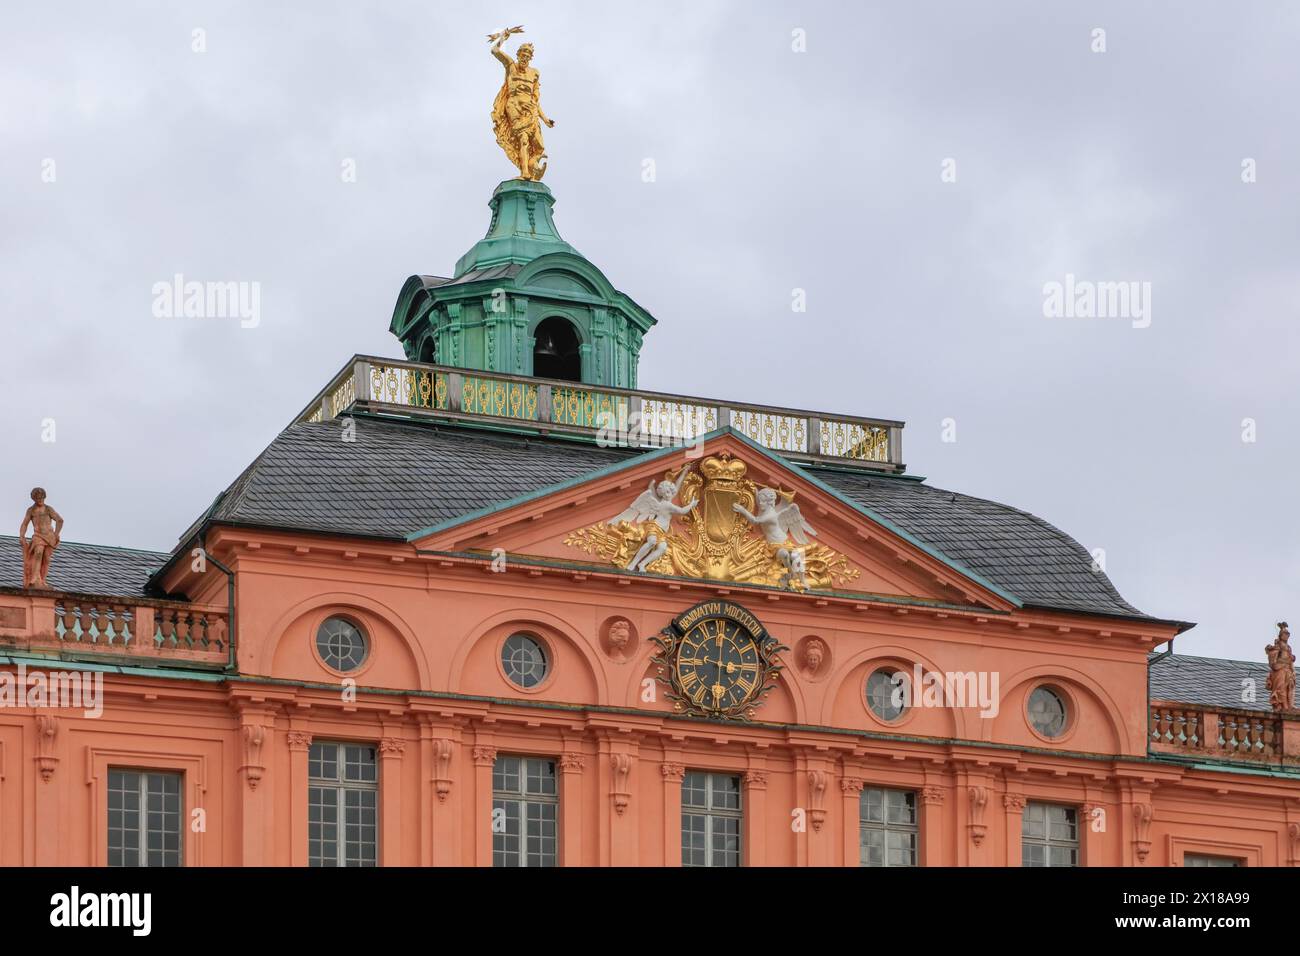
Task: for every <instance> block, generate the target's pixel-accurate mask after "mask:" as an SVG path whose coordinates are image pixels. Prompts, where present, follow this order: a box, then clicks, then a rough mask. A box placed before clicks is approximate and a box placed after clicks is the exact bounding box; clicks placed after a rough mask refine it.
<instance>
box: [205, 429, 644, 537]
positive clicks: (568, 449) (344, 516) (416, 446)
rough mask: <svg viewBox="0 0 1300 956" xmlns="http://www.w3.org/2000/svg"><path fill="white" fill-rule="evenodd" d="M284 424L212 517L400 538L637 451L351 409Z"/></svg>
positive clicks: (623, 457) (597, 467) (575, 475)
mask: <svg viewBox="0 0 1300 956" xmlns="http://www.w3.org/2000/svg"><path fill="white" fill-rule="evenodd" d="M353 420H354V421H355V423H356V432H355V439H356V440H355V441H351V442H345V441H343V440H342V438H341V429H340V427H339V423H338V422H337V421H328V422H314V423H299V424H294V425H290V426H289V427H288V428H286V429H285V430H284V431H283V432H281V433H280V435H279V436H278V437H277V438H276V439H275V440H274V441H273V442H272V443H271V444H270V446H268V447H267V449H266V450H265V451H264V452H262V454H261V455H260V456H259V457H258V459H257V460H256V461H255V462H253V464H252V465H251V466H250V467H249V468H248V469H247V470H246V471H245V472H244V474H242V475H241V476H240V477H239V478H238V479H237V480H236V481H235V483H234V484H233V485H231V487H230V488H229V489H228V490H227V491H226V493H225V494H224V495H223V496H222V498H221V499H220V500H219V501H218V502H217V505H216V507H215V508H214V509H213V511H212V514H211V520H213V521H216V522H220V521H229V522H236V523H239V524H254V525H269V526H273V527H278V528H291V529H302V530H306V531H332V532H339V533H343V534H356V535H364V536H367V537H378V538H396V539H404V538H405V537H406V536H407V535H408V534H410V533H412V532H415V531H420V530H422V529H424V528H427V527H429V526H430V525H434V524H438V523H440V522H442V521H447V520H450V519H452V518H457V517H460V516H461V515H465V514H468V513H470V512H471V511H476V510H478V509H479V508H486V507H490V506H492V505H494V504H498V503H500V502H504V501H509V500H510V499H512V498H516V497H519V496H521V495H526V494H528V493H530V492H534V491H538V490H540V489H542V488H546V487H548V486H550V485H553V484H558V483H559V482H562V481H566V480H568V479H570V478H579V477H581V476H583V475H586V474H589V473H591V472H592V471H595V470H597V469H599V468H603V467H605V466H607V465H611V464H616V463H618V462H620V461H625V460H626V459H627V458H629V457H632V456H635V455H638V454H641V452H639V451H637V450H634V449H616V448H597V447H595V446H592V445H584V444H578V443H575V442H571V441H565V440H562V439H548V438H540V437H536V436H523V435H516V434H510V433H501V432H492V431H486V430H482V429H468V428H465V427H457V426H445V425H429V424H424V423H402V422H396V421H392V422H389V421H383V420H378V419H371V418H365V417H361V416H358V417H356V418H355V419H353Z"/></svg>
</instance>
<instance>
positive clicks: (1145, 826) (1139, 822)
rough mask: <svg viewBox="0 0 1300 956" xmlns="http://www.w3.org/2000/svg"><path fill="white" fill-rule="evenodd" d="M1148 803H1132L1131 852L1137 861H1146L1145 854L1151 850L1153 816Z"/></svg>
mask: <svg viewBox="0 0 1300 956" xmlns="http://www.w3.org/2000/svg"><path fill="white" fill-rule="evenodd" d="M1154 815H1155V814H1154V812H1153V811H1152V809H1151V804H1149V803H1135V804H1133V852H1134V853H1135V854H1136V855H1137V858H1138V862H1139V863H1145V862H1146V861H1147V855H1148V854H1149V853H1150V852H1151V840H1150V839H1148V838H1149V837H1150V835H1151V819H1152V817H1153V816H1154Z"/></svg>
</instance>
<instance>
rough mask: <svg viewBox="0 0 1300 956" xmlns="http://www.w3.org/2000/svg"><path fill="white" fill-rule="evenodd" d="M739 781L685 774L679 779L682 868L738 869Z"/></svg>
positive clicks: (720, 775) (719, 775)
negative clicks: (718, 867)
mask: <svg viewBox="0 0 1300 956" xmlns="http://www.w3.org/2000/svg"><path fill="white" fill-rule="evenodd" d="M743 819H744V815H743V813H742V811H741V806H740V778H739V777H733V776H731V775H730V774H725V773H704V772H701V771H698V770H692V771H689V772H688V773H687V774H686V776H684V777H683V778H682V866H740V825H741V821H742V820H743Z"/></svg>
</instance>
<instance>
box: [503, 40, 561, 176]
mask: <svg viewBox="0 0 1300 956" xmlns="http://www.w3.org/2000/svg"><path fill="white" fill-rule="evenodd" d="M523 32H524V28H523V27H521V26H519V27H508V28H506V29H504V30H502V31H501V32H500V33H491V34H489V35H488V39H489V40H491V41H492V55H493V56H494V57H496V58H497V59H498V60H500V61H501V63H502V64H503V65H504V66H505V68H506V78H505V82H503V83H502V84H501V92H499V93H497V98H496V99H495V100H494V101H493V103H492V129H493V131H494V132H495V133H496V135H497V143H498V144H499V145H500V146H501V148H502V149H504V150H505V151H506V157H507V158H508V159H509V160H510V162H512V163H514V164H515V165H516V166H517V167H519V178H520V179H526V180H537V179H541V178H542V176H544V175H545V174H546V163H545V162H544V160H545V159H546V146H545V145H544V144H543V143H542V125H541V124H542V123H545V124H546V125H547V126H554V125H555V120H553V119H551V118H550V117H548V116H547V115H546V114H545V113H543V112H542V103H541V91H542V84H541V80H540V78H539V76H538V74H537V71H536V70H534V69H533V68H532V67H531V66H529V64H530V63H531V62H532V59H533V45H532V44H531V43H525V44H523V45H522V46H521V47H520V48H519V59H518V60H512V59H510V55H509V54H508V53H505V52H503V51H502V49H501V44H503V43H505V42H506V40H507V39H508V38H509V37H511V36H513V35H514V34H516V33H523Z"/></svg>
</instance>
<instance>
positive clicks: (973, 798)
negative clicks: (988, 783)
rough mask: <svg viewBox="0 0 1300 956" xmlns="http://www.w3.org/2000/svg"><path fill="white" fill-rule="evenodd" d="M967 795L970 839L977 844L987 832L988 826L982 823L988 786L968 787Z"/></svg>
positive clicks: (987, 798)
mask: <svg viewBox="0 0 1300 956" xmlns="http://www.w3.org/2000/svg"><path fill="white" fill-rule="evenodd" d="M967 796H968V797H969V799H970V839H971V842H972V843H974V844H975V845H976V846H979V845H980V844H981V843H983V842H984V837H985V836H986V835H987V834H988V827H987V826H985V825H984V808H985V807H987V806H988V802H989V791H988V787H969V788H968V789H967Z"/></svg>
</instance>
